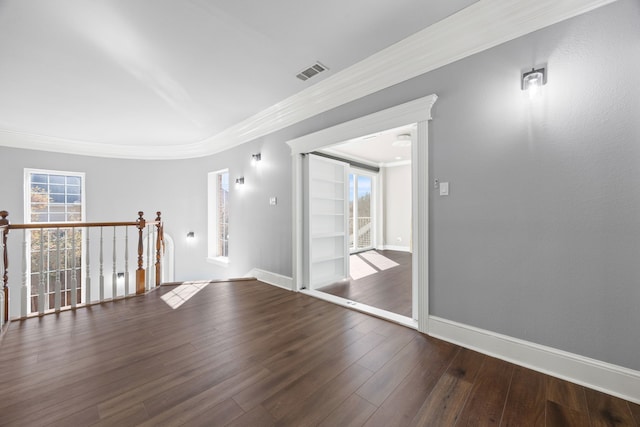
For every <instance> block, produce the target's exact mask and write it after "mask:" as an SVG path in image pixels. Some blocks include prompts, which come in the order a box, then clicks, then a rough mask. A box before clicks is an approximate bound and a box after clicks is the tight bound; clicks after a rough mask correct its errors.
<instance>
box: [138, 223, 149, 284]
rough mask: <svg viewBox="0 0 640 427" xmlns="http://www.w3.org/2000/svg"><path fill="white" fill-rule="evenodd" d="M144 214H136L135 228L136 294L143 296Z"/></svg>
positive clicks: (145, 224)
mask: <svg viewBox="0 0 640 427" xmlns="http://www.w3.org/2000/svg"><path fill="white" fill-rule="evenodd" d="M142 215H144V212H142V211H140V212H138V219H137V220H136V223H137V224H136V227H137V228H138V269H137V270H136V294H137V295H140V294H144V291H145V286H144V279H145V274H144V273H145V271H144V268H142V265H143V254H144V244H143V239H142V232H143V231H144V228H145V227H146V226H147V221H145V219H144V218H143V217H142Z"/></svg>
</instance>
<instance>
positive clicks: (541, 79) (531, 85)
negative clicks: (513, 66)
mask: <svg viewBox="0 0 640 427" xmlns="http://www.w3.org/2000/svg"><path fill="white" fill-rule="evenodd" d="M521 83H522V85H521V87H522V90H524V91H526V92H528V93H529V97H531V98H533V97H534V96H536V94H537V93H538V92H539V90H540V88H541V87H542V86H543V85H545V84H547V71H546V69H545V68H538V69H535V68H532V69H531V71H527V72H525V73H523V74H522V82H521Z"/></svg>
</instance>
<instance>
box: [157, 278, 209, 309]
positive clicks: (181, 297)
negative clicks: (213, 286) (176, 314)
mask: <svg viewBox="0 0 640 427" xmlns="http://www.w3.org/2000/svg"><path fill="white" fill-rule="evenodd" d="M208 284H209V282H199V283H198V282H191V283H184V284H182V285H180V286H178V287H177V288H175V289H173V290H172V291H170V292H167V293H166V294H164V295H162V296H161V297H160V298H162V300H163V301H164V302H166V303H167V305H168V306H169V307H171V308H173V309H174V310H175V309H176V308H178V307H180V306H181V305H182V304H184V303H185V302H187V301H189V299H191V298H192V297H193V296H194V295H195V294H197V293H198V292H200V291H201V290H202V289H204V287H205V286H207V285H208Z"/></svg>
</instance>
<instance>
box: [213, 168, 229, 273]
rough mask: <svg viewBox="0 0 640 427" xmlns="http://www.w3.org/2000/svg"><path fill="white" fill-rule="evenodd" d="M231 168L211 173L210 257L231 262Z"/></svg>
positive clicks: (220, 261)
mask: <svg viewBox="0 0 640 427" xmlns="http://www.w3.org/2000/svg"><path fill="white" fill-rule="evenodd" d="M228 257H229V170H228V169H224V170H220V171H217V172H211V173H210V174H209V259H210V260H212V261H213V262H216V263H222V264H226V263H228V262H229V258H228Z"/></svg>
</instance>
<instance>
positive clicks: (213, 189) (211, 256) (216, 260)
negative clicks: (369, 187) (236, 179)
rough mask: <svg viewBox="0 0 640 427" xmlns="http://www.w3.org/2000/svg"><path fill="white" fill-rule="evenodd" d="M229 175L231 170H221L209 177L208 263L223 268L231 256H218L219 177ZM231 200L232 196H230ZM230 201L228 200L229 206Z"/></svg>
mask: <svg viewBox="0 0 640 427" xmlns="http://www.w3.org/2000/svg"><path fill="white" fill-rule="evenodd" d="M225 173H226V174H227V176H230V174H229V169H228V168H227V169H220V170H217V171H215V172H209V174H208V176H207V184H208V185H207V194H208V197H207V199H208V215H207V217H208V219H207V223H208V229H209V230H208V233H207V236H208V238H207V246H208V251H207V261H208V262H210V263H212V264H216V265H219V266H222V267H226V266H228V265H229V254H228V253H227V256H220V255H219V254H218V246H219V243H220V242H219V235H220V233H219V230H218V224H219V223H220V218H219V212H220V210H219V206H218V200H220V195H219V188H218V177H219V176H220V175H222V174H225ZM229 193H231V183H229ZM229 198H230V196H229ZM228 203H229V200H227V204H228Z"/></svg>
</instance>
